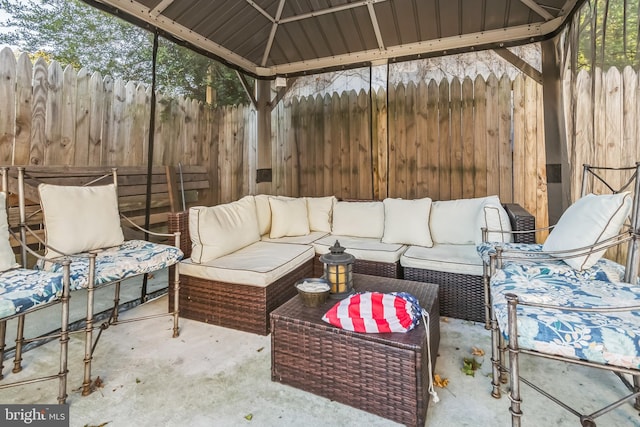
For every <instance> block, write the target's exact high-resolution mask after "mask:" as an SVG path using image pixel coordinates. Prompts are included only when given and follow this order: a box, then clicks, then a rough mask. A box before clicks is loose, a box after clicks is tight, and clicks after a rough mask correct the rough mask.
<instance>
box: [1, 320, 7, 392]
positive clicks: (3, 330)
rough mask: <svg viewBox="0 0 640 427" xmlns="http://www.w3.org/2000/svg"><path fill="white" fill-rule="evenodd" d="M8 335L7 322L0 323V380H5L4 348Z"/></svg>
mask: <svg viewBox="0 0 640 427" xmlns="http://www.w3.org/2000/svg"><path fill="white" fill-rule="evenodd" d="M6 335H7V321H6V320H3V321H2V322H0V380H1V379H3V378H4V375H3V374H2V373H3V372H4V348H5V339H6Z"/></svg>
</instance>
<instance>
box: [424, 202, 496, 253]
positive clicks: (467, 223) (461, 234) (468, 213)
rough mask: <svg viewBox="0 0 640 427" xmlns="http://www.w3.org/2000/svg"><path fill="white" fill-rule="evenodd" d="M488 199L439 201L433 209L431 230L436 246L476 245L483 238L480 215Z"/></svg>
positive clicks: (434, 203) (430, 221)
mask: <svg viewBox="0 0 640 427" xmlns="http://www.w3.org/2000/svg"><path fill="white" fill-rule="evenodd" d="M486 199H487V198H486V197H479V198H475V199H456V200H438V201H435V202H433V206H432V207H431V219H430V220H429V229H430V230H431V238H432V239H433V242H434V243H435V244H438V243H447V244H453V245H467V244H470V243H473V244H475V243H476V241H478V240H479V239H481V238H482V232H481V231H480V228H479V227H478V215H479V213H480V211H481V209H482V206H483V205H484V203H485V201H486Z"/></svg>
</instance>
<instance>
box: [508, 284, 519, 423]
mask: <svg viewBox="0 0 640 427" xmlns="http://www.w3.org/2000/svg"><path fill="white" fill-rule="evenodd" d="M505 297H506V299H507V304H508V319H509V320H508V322H509V382H510V385H511V390H510V391H509V397H510V399H511V407H510V408H509V412H511V426H512V427H520V425H521V421H522V411H521V410H520V403H521V402H522V400H520V368H519V366H518V352H519V350H518V323H517V318H516V309H517V305H518V297H517V296H516V295H513V294H507V295H505Z"/></svg>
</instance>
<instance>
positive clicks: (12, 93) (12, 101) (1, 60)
mask: <svg viewBox="0 0 640 427" xmlns="http://www.w3.org/2000/svg"><path fill="white" fill-rule="evenodd" d="M15 87H16V57H15V56H14V55H13V52H12V51H11V49H9V48H8V47H5V48H3V49H2V50H0V100H2V101H0V102H2V111H4V112H5V113H4V114H1V115H0V163H1V164H5V165H8V164H11V162H12V160H13V144H14V143H15V136H16V131H15V128H16V90H15Z"/></svg>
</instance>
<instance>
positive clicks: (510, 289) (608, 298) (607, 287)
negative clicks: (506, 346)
mask: <svg viewBox="0 0 640 427" xmlns="http://www.w3.org/2000/svg"><path fill="white" fill-rule="evenodd" d="M572 271H573V272H575V274H568V272H567V271H566V270H562V271H560V272H559V271H556V270H555V269H550V268H548V266H547V265H545V264H518V263H510V264H508V265H506V266H505V268H504V269H502V270H497V271H496V273H495V274H494V275H493V276H492V277H491V297H492V301H493V308H494V311H495V314H496V319H497V321H498V324H499V326H500V330H501V331H502V333H503V334H504V335H505V338H507V339H508V329H507V317H508V316H507V300H506V298H505V295H506V294H508V293H512V294H516V295H517V296H518V299H519V300H520V301H524V302H530V303H542V304H553V305H555V306H559V307H568V308H598V307H602V308H604V307H628V306H632V305H637V304H638V301H640V286H637V285H630V284H628V283H622V282H608V281H600V280H593V279H587V280H585V279H584V276H583V275H582V273H583V272H579V271H577V270H572ZM517 313H518V343H519V345H520V347H522V348H528V349H532V350H537V351H541V352H543V353H545V354H554V355H558V356H563V357H569V358H574V359H581V360H588V361H591V362H595V363H599V364H608V365H614V366H620V367H624V368H633V369H638V367H640V341H638V336H640V313H639V312H638V311H622V312H580V311H566V310H562V309H551V308H541V307H527V306H522V305H519V306H518V308H517Z"/></svg>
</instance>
